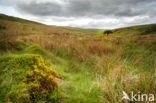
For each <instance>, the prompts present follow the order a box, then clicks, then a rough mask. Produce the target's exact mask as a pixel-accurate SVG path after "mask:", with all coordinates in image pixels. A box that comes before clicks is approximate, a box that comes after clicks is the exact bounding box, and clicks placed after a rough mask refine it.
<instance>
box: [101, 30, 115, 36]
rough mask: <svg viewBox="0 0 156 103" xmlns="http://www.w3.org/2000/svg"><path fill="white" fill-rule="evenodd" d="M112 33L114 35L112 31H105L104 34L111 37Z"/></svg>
mask: <svg viewBox="0 0 156 103" xmlns="http://www.w3.org/2000/svg"><path fill="white" fill-rule="evenodd" d="M112 33H113V31H112V30H105V31H104V32H103V34H106V35H109V34H112Z"/></svg>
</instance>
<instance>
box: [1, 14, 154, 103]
mask: <svg viewBox="0 0 156 103" xmlns="http://www.w3.org/2000/svg"><path fill="white" fill-rule="evenodd" d="M1 18H2V17H1V15H0V25H1V29H0V38H1V39H0V56H1V57H0V59H1V58H2V59H3V57H6V56H13V57H14V55H21V56H22V55H26V54H35V55H36V54H37V55H40V56H42V57H43V58H44V59H45V60H46V64H47V65H51V66H52V67H53V69H54V70H56V71H57V72H58V73H60V74H61V75H62V76H63V82H61V83H60V84H59V89H58V94H57V95H56V97H55V95H54V94H52V95H53V97H52V98H53V99H49V100H55V102H61V103H62V102H65V103H73V102H75V103H103V102H106V103H117V102H121V98H122V91H123V90H124V91H126V92H127V93H128V94H130V92H131V91H134V92H136V93H137V92H138V91H141V93H156V91H155V89H156V88H155V87H156V84H155V75H156V73H155V68H156V67H155V65H156V64H155V60H156V53H155V51H156V35H155V34H156V33H155V32H156V30H155V28H156V25H155V24H152V25H145V26H135V27H128V28H121V29H116V30H114V35H110V36H99V35H95V34H99V33H100V31H99V32H98V30H89V29H79V28H70V27H55V26H46V25H43V24H38V23H34V22H31V21H26V20H24V22H23V20H21V19H18V18H12V17H7V16H4V15H3V19H1ZM4 18H5V19H4ZM10 19H11V20H10ZM17 21H18V22H17ZM37 44H38V45H37ZM39 45H40V46H41V47H40V46H39ZM1 69H3V68H1ZM17 70H18V68H17ZM2 71H3V70H2ZM2 71H1V72H2ZM15 71H16V70H15ZM4 72H5V71H4ZM8 72H9V71H8ZM6 75H7V72H6ZM8 75H9V74H8ZM3 77H4V75H2V76H0V80H1V81H0V84H1V85H0V89H4V87H3V85H2V83H3V82H4V80H3ZM6 79H7V81H9V80H10V78H9V77H6ZM17 79H18V78H17ZM6 83H7V82H6ZM1 95H4V93H1ZM4 97H5V99H9V97H7V96H4ZM4 97H3V98H4ZM21 97H22V96H21ZM15 98H16V97H15ZM15 98H13V99H11V98H10V101H14V100H15V101H16V99H15ZM44 100H45V98H43V97H42V98H41V99H39V101H42V102H43V101H44ZM46 101H48V99H47V100H46Z"/></svg>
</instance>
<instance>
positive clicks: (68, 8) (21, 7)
mask: <svg viewBox="0 0 156 103" xmlns="http://www.w3.org/2000/svg"><path fill="white" fill-rule="evenodd" d="M0 5H6V6H11V5H14V6H13V7H14V8H15V9H16V10H17V12H18V13H21V14H24V15H29V16H33V17H36V18H37V20H38V21H40V22H43V23H46V24H51V25H53V24H54V25H55V24H56V25H63V26H76V27H86V28H115V27H121V26H129V25H136V24H146V23H155V22H156V19H155V18H156V0H27V1H22V0H0ZM43 18H45V19H46V20H42V19H43Z"/></svg>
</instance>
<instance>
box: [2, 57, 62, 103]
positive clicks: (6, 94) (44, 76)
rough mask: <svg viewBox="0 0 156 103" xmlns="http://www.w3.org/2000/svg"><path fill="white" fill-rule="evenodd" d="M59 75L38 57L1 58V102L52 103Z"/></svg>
mask: <svg viewBox="0 0 156 103" xmlns="http://www.w3.org/2000/svg"><path fill="white" fill-rule="evenodd" d="M56 77H57V78H59V75H58V74H57V73H56V72H55V71H53V70H52V68H51V67H48V66H46V65H45V63H44V60H43V59H42V58H41V57H40V56H38V55H16V56H8V57H2V58H0V91H1V93H0V102H3V103H4V102H8V101H9V102H13V103H23V102H24V103H25V102H26V103H28V102H29V103H32V102H42V101H52V100H53V99H54V98H53V95H54V94H55V90H57V88H58V83H57V81H56V80H55V78H56Z"/></svg>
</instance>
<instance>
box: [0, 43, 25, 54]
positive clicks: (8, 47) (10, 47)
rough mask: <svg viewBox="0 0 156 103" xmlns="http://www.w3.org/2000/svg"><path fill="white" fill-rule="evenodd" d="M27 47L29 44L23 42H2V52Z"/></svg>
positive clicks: (0, 46)
mask: <svg viewBox="0 0 156 103" xmlns="http://www.w3.org/2000/svg"><path fill="white" fill-rule="evenodd" d="M26 46H27V44H26V43H23V42H21V41H11V40H0V51H7V50H22V49H23V48H25V47H26Z"/></svg>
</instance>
